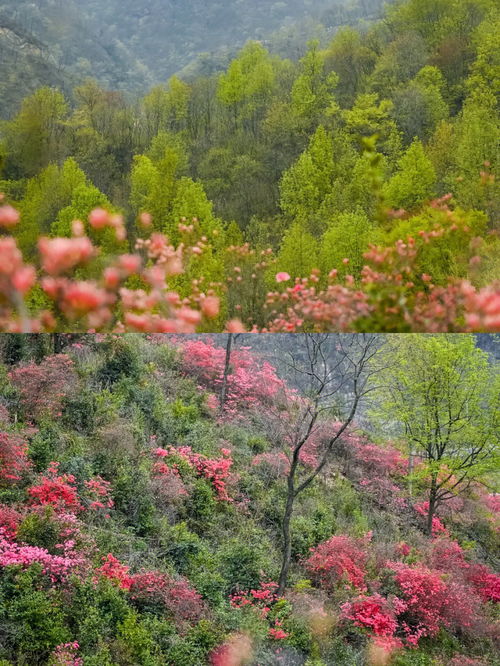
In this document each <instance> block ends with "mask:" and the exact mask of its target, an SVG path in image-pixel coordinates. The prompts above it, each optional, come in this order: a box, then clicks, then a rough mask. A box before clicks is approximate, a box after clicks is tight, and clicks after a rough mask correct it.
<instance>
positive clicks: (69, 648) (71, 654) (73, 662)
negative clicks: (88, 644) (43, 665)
mask: <svg viewBox="0 0 500 666" xmlns="http://www.w3.org/2000/svg"><path fill="white" fill-rule="evenodd" d="M79 649H80V645H79V643H77V642H76V641H73V642H72V643H62V644H61V645H58V646H57V647H56V648H55V650H54V651H53V652H52V654H51V655H50V659H49V664H50V666H83V659H82V658H81V657H78V656H77V652H78V650H79Z"/></svg>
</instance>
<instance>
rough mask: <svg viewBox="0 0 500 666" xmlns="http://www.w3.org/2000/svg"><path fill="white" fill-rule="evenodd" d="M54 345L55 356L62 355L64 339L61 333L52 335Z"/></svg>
mask: <svg viewBox="0 0 500 666" xmlns="http://www.w3.org/2000/svg"><path fill="white" fill-rule="evenodd" d="M52 343H53V350H54V354H60V353H61V352H62V348H63V339H62V335H61V333H52Z"/></svg>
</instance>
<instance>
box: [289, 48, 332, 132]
mask: <svg viewBox="0 0 500 666" xmlns="http://www.w3.org/2000/svg"><path fill="white" fill-rule="evenodd" d="M299 71H300V73H299V76H298V77H297V78H296V79H295V81H294V83H293V87H292V104H291V112H292V114H293V116H294V117H296V118H297V120H298V122H299V126H300V127H301V128H302V129H303V131H311V130H312V129H313V128H314V127H315V126H316V125H317V123H318V121H319V120H320V118H321V116H322V114H324V113H325V112H326V111H327V110H328V109H331V107H332V106H333V107H335V106H336V102H335V97H334V94H333V92H334V90H335V88H336V87H337V85H338V82H339V77H338V75H337V74H336V73H335V72H329V73H328V72H327V71H326V68H325V54H324V53H323V52H322V51H320V50H319V44H318V42H317V41H313V42H311V43H310V44H309V49H308V51H307V53H306V55H305V56H304V57H303V58H302V60H301V61H300V70H299Z"/></svg>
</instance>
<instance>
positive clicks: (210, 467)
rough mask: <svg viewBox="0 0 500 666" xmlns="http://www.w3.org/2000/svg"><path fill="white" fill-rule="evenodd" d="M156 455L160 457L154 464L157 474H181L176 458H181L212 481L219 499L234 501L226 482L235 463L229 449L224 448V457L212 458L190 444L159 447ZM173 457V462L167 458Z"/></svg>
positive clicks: (200, 474) (199, 474) (168, 476)
mask: <svg viewBox="0 0 500 666" xmlns="http://www.w3.org/2000/svg"><path fill="white" fill-rule="evenodd" d="M154 455H155V456H156V457H157V458H159V459H160V462H157V463H156V464H155V466H154V470H155V472H156V474H158V475H160V476H162V477H163V476H164V475H166V476H167V478H170V477H171V476H172V475H174V476H177V475H179V469H178V467H176V462H175V458H179V459H180V460H181V461H183V462H184V463H187V465H188V466H189V467H190V468H191V469H192V470H193V471H194V472H195V473H196V474H197V476H199V477H202V478H205V479H207V480H208V481H210V482H211V483H212V485H213V488H214V490H215V493H216V495H217V499H218V500H220V501H225V502H232V501H233V500H232V498H231V497H230V496H229V495H228V492H227V487H226V482H227V480H228V478H229V471H230V469H231V466H232V464H233V460H232V458H231V457H230V456H231V451H230V450H229V449H222V455H223V457H222V458H216V459H210V458H207V457H206V456H203V455H201V454H200V453H194V452H193V451H192V449H191V447H190V446H181V447H179V448H175V447H173V446H170V447H168V449H162V448H157V449H156V450H155V451H154ZM168 458H173V459H172V461H171V464H168V463H169V462H170V461H167V460H166V459H168Z"/></svg>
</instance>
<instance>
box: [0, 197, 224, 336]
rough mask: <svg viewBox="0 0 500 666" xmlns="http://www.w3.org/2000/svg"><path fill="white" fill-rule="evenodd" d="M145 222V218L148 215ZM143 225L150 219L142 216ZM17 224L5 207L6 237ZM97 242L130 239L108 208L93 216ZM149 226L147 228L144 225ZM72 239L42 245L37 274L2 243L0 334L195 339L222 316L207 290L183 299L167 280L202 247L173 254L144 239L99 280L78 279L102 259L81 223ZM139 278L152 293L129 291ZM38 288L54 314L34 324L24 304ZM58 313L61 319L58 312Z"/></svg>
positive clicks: (160, 242) (12, 244)
mask: <svg viewBox="0 0 500 666" xmlns="http://www.w3.org/2000/svg"><path fill="white" fill-rule="evenodd" d="M143 217H144V216H143ZM144 219H146V218H145V217H144ZM18 222H19V214H18V213H17V211H15V210H14V209H13V208H12V207H10V206H2V207H0V227H3V228H4V229H6V230H7V231H9V230H10V229H11V228H13V227H14V226H15V225H16V224H17V223H18ZM88 222H89V227H90V228H91V229H92V230H93V232H92V233H93V235H95V233H98V232H99V231H101V230H103V229H112V230H113V233H114V234H115V235H116V239H117V241H118V242H124V241H125V240H126V230H125V226H124V221H123V218H122V217H121V216H119V215H113V214H110V213H108V212H107V211H105V210H103V209H96V210H94V211H92V212H91V214H90V215H89V220H88ZM146 226H148V225H146ZM72 230H73V237H72V238H51V239H49V238H40V239H39V241H38V250H39V254H40V261H39V271H38V269H37V267H35V266H33V265H29V264H25V263H24V259H23V256H22V254H21V252H20V250H19V248H18V247H17V243H16V240H15V239H14V238H13V237H11V236H5V237H2V238H0V259H1V260H0V294H1V295H2V297H3V298H2V299H1V305H0V330H3V331H11V332H25V333H31V332H35V333H36V332H41V331H51V330H54V329H55V328H57V327H58V326H63V327H68V326H70V327H71V328H72V330H74V329H75V327H78V328H79V329H82V330H89V329H92V330H108V329H111V328H112V329H114V330H117V331H119V332H123V331H125V330H129V331H139V332H157V333H190V332H194V331H195V329H196V327H197V326H198V325H199V324H201V323H202V321H203V320H204V319H206V320H208V319H213V318H214V317H217V315H218V313H219V299H218V297H217V296H216V295H215V293H214V292H213V290H211V289H209V290H207V291H206V292H202V291H200V290H199V289H198V288H194V289H193V292H192V293H191V294H190V295H189V296H187V297H186V298H182V297H181V296H180V295H179V294H178V293H176V292H174V291H171V290H169V288H168V284H167V278H169V277H171V276H175V275H178V274H179V273H182V271H183V263H184V261H185V260H189V258H190V256H191V255H192V254H199V253H202V252H203V249H202V248H200V246H199V244H197V245H196V246H195V247H192V248H189V247H185V246H184V245H181V246H180V247H179V248H174V247H173V246H172V245H171V244H170V243H169V241H168V239H167V238H166V237H165V236H163V235H162V234H158V233H153V234H151V236H150V238H145V239H139V240H138V241H137V244H136V247H135V251H136V254H123V255H120V256H118V257H116V258H114V259H113V258H111V259H110V262H109V265H108V266H106V267H105V268H104V269H101V268H100V267H99V268H98V270H99V272H100V273H101V274H100V277H99V278H98V279H97V280H81V279H77V278H75V277H74V273H75V271H76V270H81V268H82V267H85V266H86V265H87V264H91V263H92V261H93V260H94V258H96V257H98V255H99V248H97V247H95V246H94V245H93V244H92V242H91V240H90V238H89V237H88V236H86V235H85V228H84V225H83V223H82V222H80V221H75V222H73V225H72ZM132 275H135V276H137V278H138V280H140V281H141V282H142V283H143V284H144V285H146V286H147V290H144V289H127V288H125V281H126V280H127V279H128V278H129V277H130V276H132ZM36 284H38V285H39V286H40V288H41V289H42V290H43V291H44V293H45V294H46V296H47V297H48V298H49V299H50V300H52V301H53V303H54V308H53V309H52V310H51V309H49V310H43V311H41V312H39V313H37V314H35V316H33V317H31V316H30V315H29V313H28V308H27V305H26V302H25V300H26V297H27V294H28V292H29V291H30V290H31V289H32V287H34V286H35V285H36ZM55 311H57V312H58V313H59V317H58V320H56V318H55V316H54V312H55ZM118 312H120V316H119V317H115V314H116V313H118Z"/></svg>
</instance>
